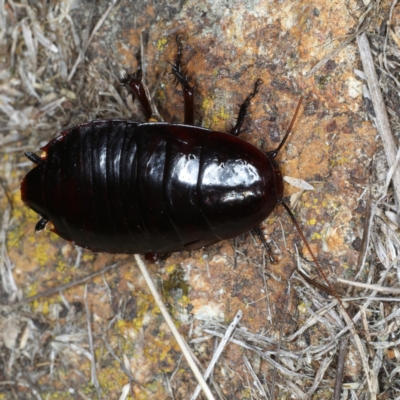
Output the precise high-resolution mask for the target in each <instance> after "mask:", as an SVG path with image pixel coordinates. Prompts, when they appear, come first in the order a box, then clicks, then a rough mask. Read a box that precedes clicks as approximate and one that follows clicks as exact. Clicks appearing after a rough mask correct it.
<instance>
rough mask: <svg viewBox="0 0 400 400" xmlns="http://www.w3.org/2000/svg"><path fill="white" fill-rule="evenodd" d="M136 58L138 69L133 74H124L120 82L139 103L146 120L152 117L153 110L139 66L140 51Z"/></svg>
mask: <svg viewBox="0 0 400 400" xmlns="http://www.w3.org/2000/svg"><path fill="white" fill-rule="evenodd" d="M137 58H138V69H137V71H136V72H135V73H134V74H126V75H125V77H124V78H122V79H121V83H122V84H123V85H125V87H126V88H127V89H128V91H130V92H131V93H132V94H133V95H134V96H135V98H136V100H137V101H138V102H139V103H140V106H141V107H142V110H143V113H144V115H145V117H146V118H147V120H149V119H150V118H152V116H153V110H152V108H151V100H150V94H149V90H148V89H147V86H146V85H145V84H144V81H143V72H142V67H141V56H140V53H139V54H138V55H137Z"/></svg>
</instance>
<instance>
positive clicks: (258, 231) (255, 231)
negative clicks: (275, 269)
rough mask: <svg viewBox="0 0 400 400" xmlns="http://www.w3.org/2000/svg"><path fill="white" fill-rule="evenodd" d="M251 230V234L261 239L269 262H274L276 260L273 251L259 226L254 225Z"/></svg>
mask: <svg viewBox="0 0 400 400" xmlns="http://www.w3.org/2000/svg"><path fill="white" fill-rule="evenodd" d="M251 231H252V232H253V234H255V235H256V236H258V238H259V239H260V240H261V243H262V244H263V245H264V247H265V250H267V253H268V257H269V260H270V261H271V263H272V264H276V263H277V261H276V259H275V256H274V253H273V251H272V249H271V247H270V246H269V244H268V242H267V241H266V240H265V238H264V234H263V232H262V229H261V228H260V227H259V226H256V227H255V228H253V229H252V230H251Z"/></svg>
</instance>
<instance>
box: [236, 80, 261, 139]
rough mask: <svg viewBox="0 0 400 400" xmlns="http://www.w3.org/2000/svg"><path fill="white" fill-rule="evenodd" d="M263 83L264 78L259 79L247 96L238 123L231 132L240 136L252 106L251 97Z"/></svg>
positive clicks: (241, 107)
mask: <svg viewBox="0 0 400 400" xmlns="http://www.w3.org/2000/svg"><path fill="white" fill-rule="evenodd" d="M262 84H263V81H262V79H257V80H256V83H255V85H254V90H253V91H252V92H251V93H250V94H249V95H248V96H247V98H246V100H245V101H244V102H243V104H242V105H241V106H240V110H239V115H238V117H237V120H236V125H235V126H234V127H233V128H232V129H231V131H230V132H229V133H231V134H232V135H234V136H239V134H240V129H241V128H242V125H243V122H244V119H245V118H246V117H247V115H248V114H247V110H248V109H249V107H250V102H251V99H252V98H253V97H254V96H255V95H256V94H257V93H258V91H259V90H260V86H261V85H262Z"/></svg>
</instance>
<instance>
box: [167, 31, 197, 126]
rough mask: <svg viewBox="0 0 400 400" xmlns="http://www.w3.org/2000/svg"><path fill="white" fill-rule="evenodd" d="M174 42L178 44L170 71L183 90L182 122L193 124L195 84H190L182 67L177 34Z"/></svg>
mask: <svg viewBox="0 0 400 400" xmlns="http://www.w3.org/2000/svg"><path fill="white" fill-rule="evenodd" d="M176 43H177V44H178V53H177V55H176V59H175V64H172V73H173V74H174V76H175V78H176V80H177V81H178V82H179V83H180V84H181V86H182V90H183V103H184V107H185V111H184V112H185V116H184V123H185V124H186V125H194V89H195V88H196V86H190V84H189V80H188V77H187V76H186V73H185V71H183V69H182V64H181V58H182V42H181V41H180V38H179V36H178V37H177V38H176Z"/></svg>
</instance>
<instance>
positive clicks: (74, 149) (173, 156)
mask: <svg viewBox="0 0 400 400" xmlns="http://www.w3.org/2000/svg"><path fill="white" fill-rule="evenodd" d="M177 43H178V53H177V57H176V60H175V63H174V64H173V65H172V72H173V74H174V76H175V78H176V79H177V81H178V82H179V83H180V85H181V86H182V89H183V96H184V124H169V123H163V122H148V123H140V122H135V121H130V120H122V119H110V120H95V121H91V122H86V123H83V124H80V125H77V126H75V127H73V128H71V129H68V130H66V131H64V132H62V133H61V135H60V136H58V137H57V138H55V139H54V140H52V141H51V142H50V143H48V144H47V145H46V146H44V147H43V148H42V150H43V154H42V155H41V156H38V155H36V154H34V153H26V156H27V157H28V158H29V159H30V160H31V161H32V162H33V163H35V164H36V167H35V168H34V169H32V170H31V171H30V172H29V173H28V174H27V175H26V176H25V178H24V180H23V181H22V184H21V194H22V200H23V201H24V202H25V204H27V205H28V206H29V207H30V208H32V209H33V210H34V211H36V212H37V213H38V214H40V215H41V217H42V218H41V219H40V221H39V222H38V223H37V225H36V227H35V229H36V231H40V230H42V229H44V227H45V226H46V224H47V223H48V222H51V223H52V227H51V230H52V231H53V232H55V233H57V234H58V235H59V236H61V237H63V238H64V239H67V240H69V241H72V242H74V243H76V244H77V245H79V246H81V247H84V248H87V249H91V250H93V251H96V252H107V253H132V254H133V253H147V254H149V253H172V252H176V251H181V250H194V249H198V248H201V247H204V246H208V245H211V244H213V243H216V242H218V241H221V240H225V239H230V238H233V237H236V236H238V235H241V234H243V233H245V232H248V231H250V230H253V231H254V232H255V233H256V234H258V236H260V238H261V240H263V243H264V245H265V246H266V247H268V246H267V245H266V241H265V240H264V239H263V236H262V234H261V230H260V228H258V225H259V224H260V223H261V222H262V221H263V220H264V219H265V218H267V217H268V215H270V214H271V212H272V211H273V210H274V209H275V207H276V206H277V204H282V205H283V206H284V207H285V208H286V210H287V211H288V213H289V215H290V217H291V219H292V220H293V222H294V224H295V225H296V227H297V229H298V230H299V232H300V235H301V237H302V238H303V240H304V241H305V238H304V235H303V233H302V232H301V230H300V227H299V225H298V223H297V222H296V220H295V219H294V216H293V214H292V212H291V211H290V209H289V208H288V206H287V205H286V204H285V203H284V202H283V200H282V197H283V177H282V173H281V171H280V169H279V166H278V164H277V163H276V161H275V157H276V155H277V154H278V152H279V150H280V149H281V148H282V146H283V145H284V144H285V141H286V139H287V138H288V136H289V133H290V131H291V129H292V126H293V123H294V120H295V118H296V115H297V113H298V110H299V108H300V104H301V100H300V102H299V104H298V106H297V108H296V111H295V114H294V117H293V119H292V121H291V123H290V125H289V128H288V129H287V132H286V134H285V136H284V138H283V139H282V141H281V143H280V144H279V146H278V147H277V149H276V150H274V151H269V152H267V153H264V152H263V151H261V150H260V149H258V148H257V147H255V146H253V145H251V144H250V143H248V142H246V141H244V140H242V139H240V138H239V137H238V135H239V134H240V131H241V127H242V124H243V121H244V118H245V117H246V114H247V111H248V108H249V106H250V102H251V99H252V98H253V97H254V96H255V95H256V94H257V92H258V91H259V88H260V86H261V84H262V81H261V79H258V80H257V81H256V83H255V87H254V90H253V91H252V93H250V95H249V96H248V97H247V98H246V100H245V101H244V103H243V104H242V105H241V107H240V111H239V115H238V117H237V122H236V125H235V126H234V127H233V129H232V130H231V131H230V132H228V133H225V132H217V131H212V130H210V129H205V128H200V127H196V126H193V124H194V102H193V94H194V89H195V88H194V87H193V86H191V85H190V84H189V80H188V78H187V76H186V74H185V73H184V72H183V70H182V65H181V49H182V45H181V42H180V40H179V39H178V40H177ZM139 65H140V63H139ZM122 83H123V84H125V86H126V87H127V88H128V89H129V90H130V91H131V92H132V93H133V94H134V95H135V97H136V98H137V99H138V101H139V102H140V104H141V106H142V108H143V112H144V114H145V116H146V117H147V119H148V120H149V121H154V116H155V115H156V112H155V110H154V107H153V106H152V102H151V101H150V98H149V94H148V90H147V87H146V86H145V85H144V83H143V77H142V72H141V68H140V66H139V68H138V71H137V72H136V73H135V74H134V75H126V77H125V78H124V79H123V80H122ZM305 244H306V246H307V248H308V249H309V246H308V244H307V242H306V241H305ZM309 251H310V254H311V255H312V257H313V259H314V261H315V262H316V260H315V257H314V256H313V254H312V252H311V250H310V249H309ZM270 254H271V253H270ZM270 256H271V255H270ZM271 257H272V256H271ZM321 272H322V271H321Z"/></svg>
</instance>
